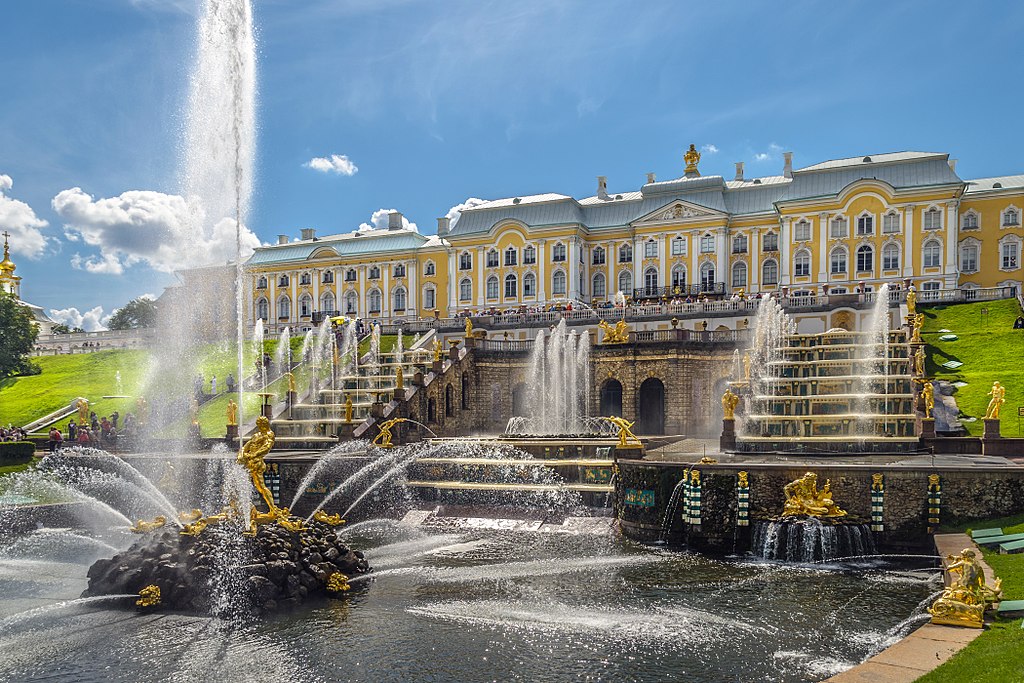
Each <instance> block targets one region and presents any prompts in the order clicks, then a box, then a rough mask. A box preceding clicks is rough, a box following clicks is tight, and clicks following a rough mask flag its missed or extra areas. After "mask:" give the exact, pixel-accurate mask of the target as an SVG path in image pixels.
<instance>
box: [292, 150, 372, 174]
mask: <svg viewBox="0 0 1024 683" xmlns="http://www.w3.org/2000/svg"><path fill="white" fill-rule="evenodd" d="M303 166H305V167H306V168H311V169H313V170H314V171H320V172H321V173H334V174H335V175H348V176H352V175H355V174H356V173H358V172H359V167H358V166H356V165H355V164H354V163H352V161H351V160H350V159H349V158H348V157H347V156H345V155H344V154H340V155H339V154H332V155H331V156H330V157H313V158H312V159H310V160H309V161H307V162H306V163H304V164H303Z"/></svg>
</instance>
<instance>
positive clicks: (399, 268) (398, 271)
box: [395, 263, 405, 277]
mask: <svg viewBox="0 0 1024 683" xmlns="http://www.w3.org/2000/svg"><path fill="white" fill-rule="evenodd" d="M395 277H405V264H404V263H399V264H398V265H396V266H395Z"/></svg>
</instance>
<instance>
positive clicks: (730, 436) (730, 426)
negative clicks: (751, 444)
mask: <svg viewBox="0 0 1024 683" xmlns="http://www.w3.org/2000/svg"><path fill="white" fill-rule="evenodd" d="M718 447H719V449H721V450H723V451H732V450H736V419H735V418H728V417H725V418H722V435H721V436H720V437H718Z"/></svg>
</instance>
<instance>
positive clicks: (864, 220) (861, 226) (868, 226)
mask: <svg viewBox="0 0 1024 683" xmlns="http://www.w3.org/2000/svg"><path fill="white" fill-rule="evenodd" d="M857 234H858V235H873V234H875V219H874V217H873V216H859V217H858V218H857Z"/></svg>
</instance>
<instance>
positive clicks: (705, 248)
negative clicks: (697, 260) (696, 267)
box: [700, 235, 715, 254]
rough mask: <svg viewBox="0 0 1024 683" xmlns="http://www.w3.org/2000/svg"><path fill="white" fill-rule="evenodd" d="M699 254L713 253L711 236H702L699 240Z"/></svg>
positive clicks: (713, 244)
mask: <svg viewBox="0 0 1024 683" xmlns="http://www.w3.org/2000/svg"><path fill="white" fill-rule="evenodd" d="M700 253H702V254H713V253H715V238H714V237H713V236H712V235H704V236H702V237H701V238H700Z"/></svg>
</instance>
